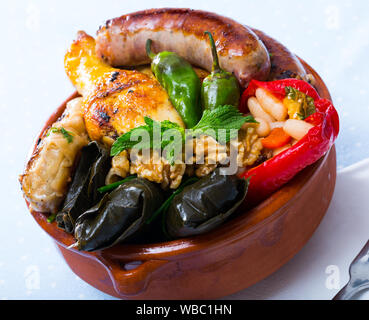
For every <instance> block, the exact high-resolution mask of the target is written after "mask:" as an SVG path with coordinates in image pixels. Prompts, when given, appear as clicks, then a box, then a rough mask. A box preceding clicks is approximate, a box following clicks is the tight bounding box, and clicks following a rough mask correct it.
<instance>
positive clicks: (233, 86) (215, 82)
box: [201, 31, 240, 109]
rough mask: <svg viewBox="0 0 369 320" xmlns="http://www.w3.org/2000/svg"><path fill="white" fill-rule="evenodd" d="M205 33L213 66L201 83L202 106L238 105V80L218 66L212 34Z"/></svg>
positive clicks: (209, 107) (205, 107)
mask: <svg viewBox="0 0 369 320" xmlns="http://www.w3.org/2000/svg"><path fill="white" fill-rule="evenodd" d="M205 33H206V34H207V35H208V36H209V40H210V46H211V52H212V55H213V67H212V72H211V74H210V75H208V76H207V77H206V78H205V79H204V81H203V83H202V89H201V103H202V106H203V107H204V109H213V108H216V107H218V106H222V105H232V106H235V107H238V102H239V100H240V87H239V84H238V80H237V78H236V77H235V76H234V75H233V74H232V73H230V72H227V71H224V70H222V69H221V68H220V66H219V60H218V54H217V49H216V47H215V43H214V39H213V36H212V35H211V33H210V32H209V31H206V32H205Z"/></svg>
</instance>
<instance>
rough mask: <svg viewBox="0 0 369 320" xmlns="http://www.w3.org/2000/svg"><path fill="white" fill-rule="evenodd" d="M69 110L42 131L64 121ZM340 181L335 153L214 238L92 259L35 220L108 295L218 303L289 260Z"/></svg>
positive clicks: (114, 251) (126, 249) (127, 248)
mask: <svg viewBox="0 0 369 320" xmlns="http://www.w3.org/2000/svg"><path fill="white" fill-rule="evenodd" d="M302 63H303V65H304V66H305V68H306V69H307V70H308V71H309V72H310V73H312V74H313V75H314V76H315V78H316V80H317V82H316V88H317V90H318V92H319V94H320V96H321V97H323V98H328V99H330V95H329V92H328V90H327V88H326V86H325V85H324V83H323V81H322V80H321V78H320V77H319V75H317V73H316V72H315V71H314V70H313V69H311V68H310V67H309V66H308V65H307V64H306V63H305V62H303V61H302ZM76 96H77V93H75V94H73V95H72V96H70V97H69V98H68V99H67V101H69V100H70V99H72V98H74V97H76ZM67 101H66V102H67ZM66 102H64V103H63V104H62V105H61V106H60V107H59V108H58V109H57V111H56V112H55V113H54V114H53V115H52V116H51V117H50V119H49V120H48V122H47V123H46V125H45V127H44V129H43V131H44V130H45V129H46V128H47V127H48V126H49V125H50V124H52V123H53V122H54V121H55V120H56V119H57V118H58V117H59V116H60V115H61V114H62V112H63V110H64V108H65V105H66ZM43 131H42V132H43ZM335 180H336V153H335V148H334V147H333V148H332V149H331V150H330V151H329V152H328V153H327V154H326V155H325V156H324V157H323V158H322V159H320V160H319V161H318V162H317V163H315V164H313V165H311V166H309V167H308V168H306V169H305V170H303V171H302V172H300V173H299V174H298V175H297V176H296V177H295V178H294V179H293V180H291V181H290V182H289V183H288V184H286V185H285V186H284V187H283V188H281V189H280V190H279V191H277V192H276V193H275V194H273V195H272V196H271V197H269V198H268V199H267V200H265V201H264V202H263V203H261V204H260V205H258V206H257V207H255V208H254V209H252V210H251V211H249V212H244V213H241V214H240V215H238V216H237V217H236V218H234V219H231V220H230V221H228V222H226V223H225V224H224V225H222V226H221V227H219V228H217V229H216V230H214V231H212V232H209V233H206V234H203V235H200V236H196V237H191V238H186V239H181V240H176V241H171V242H164V243H158V244H151V245H150V244H149V245H124V244H122V245H117V246H115V247H113V248H110V249H107V250H102V251H100V252H94V253H87V252H79V251H78V250H76V249H67V247H68V246H70V245H71V244H73V243H74V238H73V236H72V235H69V234H67V233H66V232H64V231H63V230H61V229H59V228H57V226H56V223H55V222H54V223H48V222H47V221H46V216H45V215H44V214H42V213H38V212H34V211H31V213H32V215H33V216H34V218H35V219H36V221H37V223H38V224H39V225H40V226H41V227H42V228H43V229H44V230H45V231H46V232H47V233H48V234H49V235H50V236H51V237H52V238H53V239H54V240H55V242H56V244H57V246H58V248H59V250H60V251H61V253H62V255H63V257H64V258H65V261H66V262H67V263H68V265H69V266H70V268H71V269H72V270H73V271H74V272H75V273H76V274H77V275H78V276H79V277H80V278H82V279H83V280H85V281H86V282H88V283H89V284H91V285H92V286H94V287H95V288H97V289H99V290H101V291H103V292H106V293H108V294H110V295H112V296H115V297H119V298H123V299H212V298H219V297H223V296H225V295H229V294H232V293H235V292H237V291H239V290H242V289H244V288H247V287H248V286H251V285H252V284H255V283H256V282H258V281H260V280H262V279H264V278H265V277H267V276H268V275H270V274H272V273H273V272H275V271H276V270H277V269H278V268H280V267H281V266H282V265H283V264H285V263H286V262H287V261H288V260H290V259H291V258H292V257H293V256H294V255H295V254H296V253H297V252H298V251H299V250H300V249H301V248H302V247H303V245H304V244H305V243H306V242H307V241H308V240H309V238H310V237H311V236H312V234H313V232H314V231H315V229H316V228H317V226H318V225H319V223H320V221H321V219H322V218H323V216H324V214H325V212H326V211H327V209H328V206H329V203H330V200H331V198H332V195H333V190H334V186H335Z"/></svg>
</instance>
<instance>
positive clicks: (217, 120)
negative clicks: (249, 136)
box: [110, 105, 257, 165]
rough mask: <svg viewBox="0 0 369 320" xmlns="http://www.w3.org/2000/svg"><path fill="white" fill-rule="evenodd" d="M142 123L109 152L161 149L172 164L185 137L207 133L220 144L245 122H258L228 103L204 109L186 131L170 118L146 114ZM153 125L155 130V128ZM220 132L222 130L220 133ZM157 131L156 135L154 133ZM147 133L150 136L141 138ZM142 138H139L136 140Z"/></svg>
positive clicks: (235, 132)
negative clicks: (160, 118)
mask: <svg viewBox="0 0 369 320" xmlns="http://www.w3.org/2000/svg"><path fill="white" fill-rule="evenodd" d="M144 119H145V125H143V126H140V127H137V128H134V129H132V130H131V131H129V132H127V133H125V134H123V135H122V136H120V137H119V138H118V139H117V140H116V141H115V142H114V143H113V145H112V148H111V151H110V155H111V156H116V155H118V154H119V153H121V152H122V151H123V150H127V149H130V148H135V149H139V150H142V149H164V148H166V147H167V149H169V150H167V152H166V154H165V157H166V159H167V160H168V161H169V163H170V164H171V165H173V164H174V163H175V159H176V155H177V154H178V152H177V151H178V150H180V147H181V146H182V145H183V143H184V142H185V141H186V138H187V137H188V136H192V137H196V136H199V135H210V136H212V137H213V138H214V139H216V140H217V141H218V142H220V143H226V142H228V141H229V140H231V139H233V138H235V137H236V136H237V133H238V130H240V129H241V127H242V125H243V124H244V123H245V122H252V123H257V122H256V121H255V119H254V118H253V117H252V116H247V117H245V116H243V114H242V113H241V112H239V111H238V109H237V108H236V107H234V106H231V105H225V106H219V107H217V108H214V109H211V110H205V111H204V113H203V115H202V118H201V119H200V121H199V122H198V123H197V125H196V126H194V127H193V128H192V129H190V130H187V131H186V132H185V130H184V129H183V128H182V127H181V126H179V125H178V124H176V123H173V122H171V121H169V120H164V121H161V122H158V121H155V120H153V119H150V118H149V117H145V118H144ZM155 127H157V130H156V131H155ZM221 131H223V132H221ZM155 132H158V133H159V136H158V135H157V134H155V136H154V133H155ZM144 134H148V136H149V138H150V139H144V137H143V135H144ZM139 137H141V141H137V140H138V138H139Z"/></svg>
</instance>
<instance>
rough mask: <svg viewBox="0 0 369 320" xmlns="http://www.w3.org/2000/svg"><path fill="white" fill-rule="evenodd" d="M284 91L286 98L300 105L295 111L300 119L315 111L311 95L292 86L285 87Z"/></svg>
mask: <svg viewBox="0 0 369 320" xmlns="http://www.w3.org/2000/svg"><path fill="white" fill-rule="evenodd" d="M285 92H286V98H287V99H291V100H293V101H296V102H297V103H298V104H299V105H300V108H299V109H300V110H299V112H298V113H297V116H298V117H299V118H300V119H301V120H305V119H306V118H307V117H309V116H311V115H312V114H313V113H315V112H316V108H315V104H314V99H313V98H312V97H310V96H308V95H307V94H305V93H303V92H301V91H300V90H297V89H295V88H292V87H285Z"/></svg>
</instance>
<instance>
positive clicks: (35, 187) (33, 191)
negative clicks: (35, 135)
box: [19, 98, 88, 213]
mask: <svg viewBox="0 0 369 320" xmlns="http://www.w3.org/2000/svg"><path fill="white" fill-rule="evenodd" d="M81 101H82V98H76V99H73V100H71V101H69V102H68V104H67V107H66V109H65V111H64V113H63V115H62V116H61V117H60V119H59V120H58V121H56V122H55V123H54V124H53V125H52V127H51V128H50V129H49V130H48V131H47V132H45V134H44V136H43V137H42V139H41V141H40V142H39V144H38V146H37V148H36V150H35V151H34V153H33V155H32V157H31V159H30V160H29V161H28V163H27V166H26V170H25V172H24V174H22V175H21V176H20V178H19V180H20V183H21V185H22V190H23V193H24V196H25V198H26V199H27V200H28V201H29V203H30V206H31V207H32V208H33V209H35V210H37V211H41V212H52V213H56V212H57V211H58V208H59V205H60V204H61V202H62V201H63V200H64V197H65V194H66V191H67V187H68V184H69V182H70V181H71V175H72V173H73V168H74V161H75V158H76V156H77V154H78V153H79V152H80V150H81V149H82V147H83V146H85V145H86V144H87V143H88V137H87V133H86V129H85V124H84V121H83V111H82V105H81Z"/></svg>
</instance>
